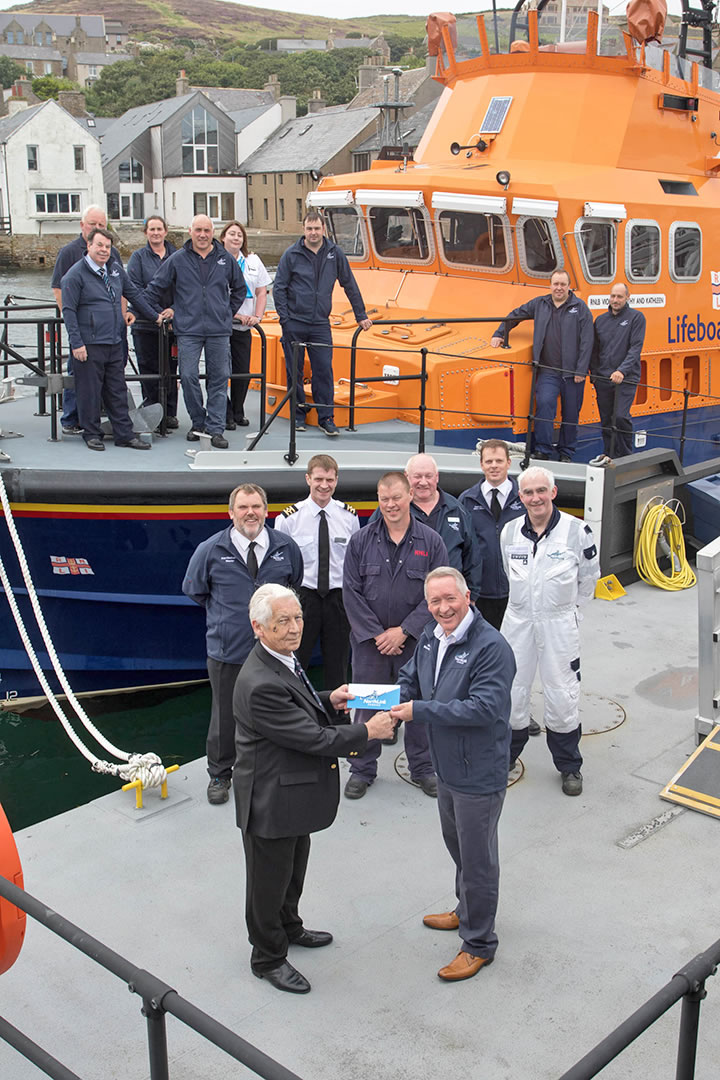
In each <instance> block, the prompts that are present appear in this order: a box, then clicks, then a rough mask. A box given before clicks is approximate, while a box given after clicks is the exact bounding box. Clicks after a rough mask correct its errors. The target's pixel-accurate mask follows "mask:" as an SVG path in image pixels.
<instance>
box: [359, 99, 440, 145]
mask: <svg viewBox="0 0 720 1080" xmlns="http://www.w3.org/2000/svg"><path fill="white" fill-rule="evenodd" d="M436 105H437V101H430V102H428V104H427V105H423V107H422V109H418V110H417V111H416V112H414V113H412V114H411V115H410V116H408V117H405V118H404V119H403V118H401V123H402V131H403V134H404V135H405V137H404V139H403V142H406V143H408V145H409V146H411V147H413V148H414V147H416V146H417V144H418V143H419V142H420V140H421V138H422V137H423V134H424V132H425V128H426V127H427V126H428V124H429V123H430V117H431V116H432V114H433V113H434V112H435V106H436ZM406 132H407V134H405V133H406ZM381 147H382V129H381V130H380V131H376V132H374V133H373V134H372V135H371V136H370V137H369V138H367V139H365V141H364V142H361V143H360V145H359V146H356V147H355V149H354V150H353V154H362V153H367V152H372V151H373V150H380V149H381Z"/></svg>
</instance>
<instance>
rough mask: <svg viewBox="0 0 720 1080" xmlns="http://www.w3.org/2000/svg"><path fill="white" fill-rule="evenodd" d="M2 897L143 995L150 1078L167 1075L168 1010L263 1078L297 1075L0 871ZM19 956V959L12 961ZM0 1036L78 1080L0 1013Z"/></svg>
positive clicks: (163, 1079)
mask: <svg viewBox="0 0 720 1080" xmlns="http://www.w3.org/2000/svg"><path fill="white" fill-rule="evenodd" d="M0 897H3V898H4V899H5V900H7V901H8V902H9V903H10V904H13V905H14V906H15V907H16V908H19V909H20V910H21V911H24V912H25V913H26V914H27V915H29V916H30V918H32V919H35V920H36V921H37V922H39V923H42V925H43V926H45V927H47V929H48V930H50V931H51V932H52V933H53V934H55V935H56V936H57V937H60V938H63V939H64V940H65V941H67V942H68V944H70V945H71V946H72V947H73V948H74V949H77V950H78V951H79V952H81V953H84V954H85V955H86V956H88V957H90V959H91V960H94V961H95V963H96V964H98V965H99V966H100V967H103V968H105V970H106V971H109V972H111V973H112V974H113V975H115V976H116V977H117V978H118V979H122V981H123V982H124V983H126V984H127V986H128V989H129V990H130V992H131V993H133V994H137V995H138V996H139V997H140V998H141V999H142V1008H141V1010H140V1011H141V1014H142V1015H143V1016H144V1017H145V1020H146V1021H147V1044H148V1054H149V1059H150V1074H149V1075H150V1080H169V1076H170V1072H169V1063H168V1046H167V1031H166V1025H165V1016H166V1014H167V1013H169V1014H170V1015H171V1016H174V1017H175V1018H176V1019H177V1020H180V1021H181V1023H183V1024H185V1025H186V1026H187V1027H189V1028H191V1029H192V1030H193V1031H195V1032H197V1034H198V1035H200V1036H202V1038H203V1039H207V1041H208V1042H211V1043H214V1045H215V1046H217V1047H219V1049H220V1050H223V1051H224V1052H225V1053H226V1054H227V1055H228V1057H230V1058H233V1059H234V1060H235V1061H239V1062H241V1063H242V1064H243V1065H245V1066H246V1068H248V1069H249V1070H250V1071H251V1072H252V1073H254V1075H255V1076H262V1077H264V1078H265V1080H300V1077H298V1076H297V1074H296V1073H293V1072H290V1070H289V1069H286V1068H285V1066H284V1065H281V1064H280V1063H279V1062H277V1061H275V1059H274V1058H271V1057H269V1056H268V1055H267V1054H264V1053H263V1052H262V1050H258V1048H257V1047H255V1046H253V1045H252V1043H249V1042H247V1041H246V1040H245V1039H241V1038H240V1036H239V1035H236V1034H235V1032H234V1031H231V1030H230V1028H227V1027H225V1026H224V1024H221V1023H220V1022H219V1021H218V1020H215V1019H214V1018H213V1017H212V1016H209V1015H208V1013H206V1012H203V1010H202V1009H199V1008H198V1007H197V1005H193V1003H192V1002H191V1001H188V1000H187V999H186V998H184V997H181V996H180V994H178V993H177V991H176V990H174V989H173V988H172V987H171V986H169V985H168V984H167V983H166V982H164V981H163V980H162V979H160V978H158V977H157V976H156V975H153V974H152V972H150V971H145V970H144V969H143V968H139V967H136V966H135V964H133V963H131V962H130V961H129V960H127V959H126V958H125V957H124V956H121V955H120V954H119V953H116V952H114V951H113V950H112V949H110V948H109V947H108V946H107V945H105V944H103V942H102V941H98V939H97V938H94V937H91V935H90V934H87V933H86V932H85V931H84V930H82V929H81V928H80V927H79V926H76V925H75V924H74V923H71V922H70V921H69V920H68V919H66V918H64V916H62V915H59V914H58V913H57V912H56V911H53V910H52V908H50V907H49V906H48V905H47V904H43V903H42V902H41V901H39V900H37V899H36V898H35V897H34V896H31V895H30V893H27V892H25V890H24V889H21V888H20V887H19V886H17V885H15V884H13V883H12V882H11V881H8V880H7V879H6V878H5V877H3V876H2V875H1V874H0ZM16 962H17V961H16ZM0 1038H2V1039H4V1041H5V1042H6V1043H8V1044H9V1045H10V1046H12V1047H14V1048H15V1049H16V1050H17V1051H18V1052H19V1053H20V1054H21V1055H22V1056H23V1057H25V1058H27V1060H28V1061H31V1062H32V1063H33V1064H34V1065H36V1066H37V1068H38V1069H41V1070H42V1071H43V1072H44V1073H46V1075H47V1076H50V1077H53V1080H81V1078H80V1077H79V1076H78V1075H77V1073H74V1072H72V1071H71V1070H70V1069H68V1068H67V1067H66V1066H65V1065H63V1064H62V1063H61V1062H60V1061H58V1060H57V1059H56V1058H55V1057H53V1056H52V1055H51V1054H50V1053H49V1052H48V1051H47V1050H45V1049H43V1047H41V1046H39V1045H38V1044H37V1043H36V1042H34V1041H33V1040H32V1039H30V1038H29V1037H28V1036H27V1035H26V1034H25V1033H24V1032H22V1031H20V1030H18V1028H16V1027H15V1026H14V1025H13V1024H11V1023H9V1021H8V1020H6V1019H5V1017H0Z"/></svg>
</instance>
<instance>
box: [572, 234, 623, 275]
mask: <svg viewBox="0 0 720 1080" xmlns="http://www.w3.org/2000/svg"><path fill="white" fill-rule="evenodd" d="M575 240H576V243H577V248H578V252H579V253H580V262H581V263H582V269H583V274H584V275H585V279H586V280H587V281H613V280H614V278H615V262H616V254H617V234H616V232H615V225H614V223H613V222H611V221H597V220H593V221H588V219H587V218H581V219H580V220H579V221H578V222H577V223H576V225H575Z"/></svg>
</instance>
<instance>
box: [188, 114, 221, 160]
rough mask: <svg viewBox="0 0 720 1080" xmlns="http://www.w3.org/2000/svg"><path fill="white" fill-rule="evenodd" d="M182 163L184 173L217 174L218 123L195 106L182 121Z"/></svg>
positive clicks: (210, 115)
mask: <svg viewBox="0 0 720 1080" xmlns="http://www.w3.org/2000/svg"><path fill="white" fill-rule="evenodd" d="M182 163H183V172H184V173H217V172H218V171H219V168H220V165H219V157H218V122H217V120H216V118H215V117H214V116H213V115H212V114H211V113H209V112H207V110H206V109H203V108H202V106H200V105H198V106H196V107H195V108H194V109H193V110H192V112H189V113H187V114H186V115H185V116H184V117H183V121H182Z"/></svg>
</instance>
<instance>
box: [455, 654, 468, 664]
mask: <svg viewBox="0 0 720 1080" xmlns="http://www.w3.org/2000/svg"><path fill="white" fill-rule="evenodd" d="M469 655H470V654H469V653H466V652H461V653H458V654H457V656H456V657H455V663H456V664H461V665H462V664H467V662H468V656H469Z"/></svg>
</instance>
